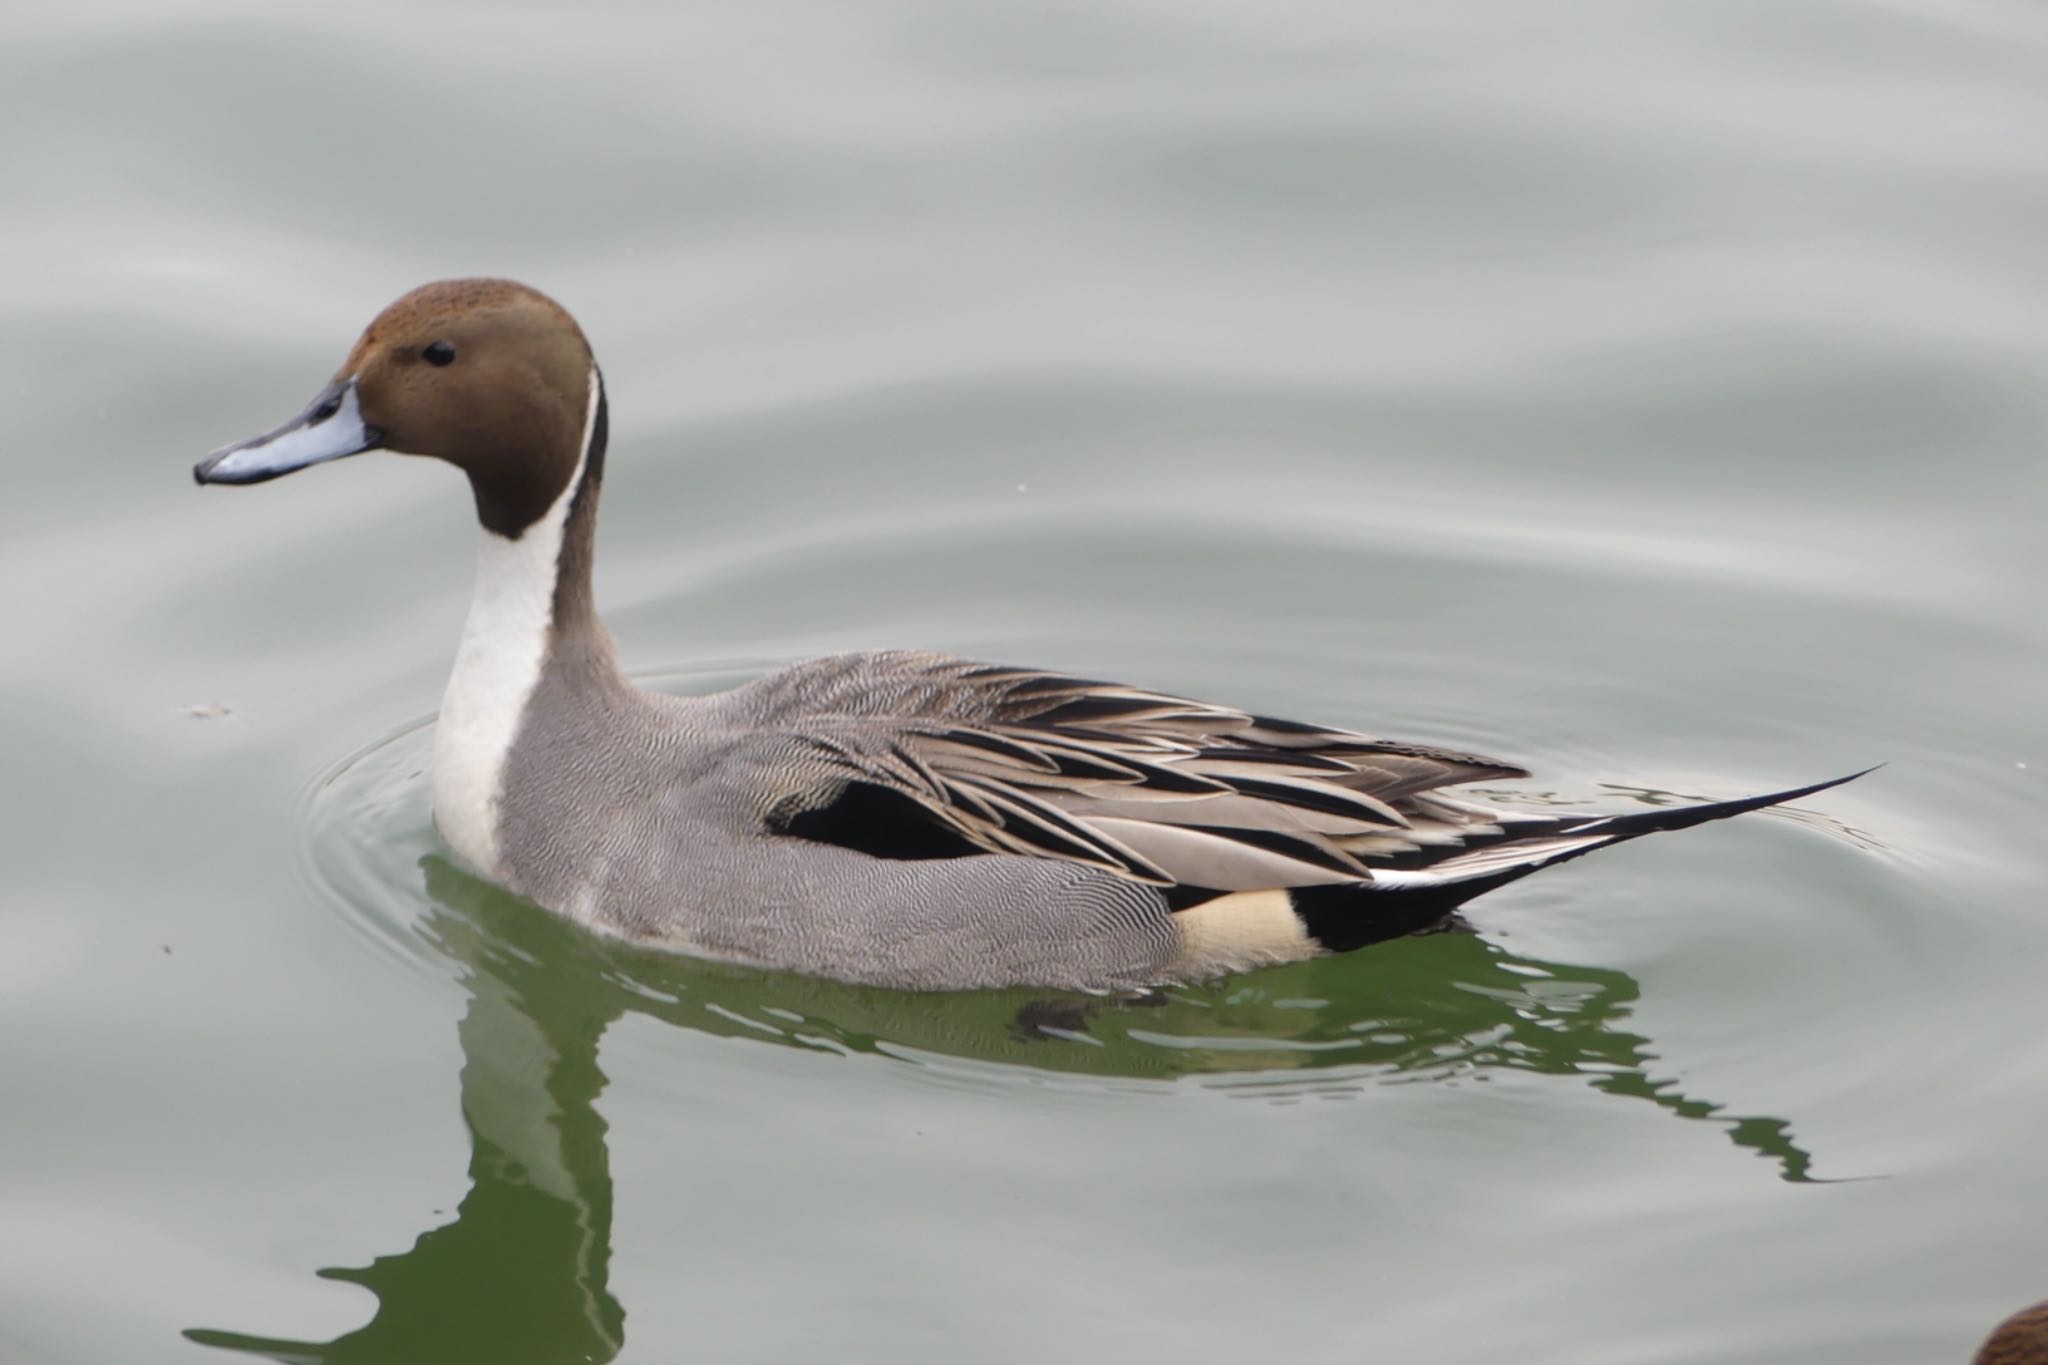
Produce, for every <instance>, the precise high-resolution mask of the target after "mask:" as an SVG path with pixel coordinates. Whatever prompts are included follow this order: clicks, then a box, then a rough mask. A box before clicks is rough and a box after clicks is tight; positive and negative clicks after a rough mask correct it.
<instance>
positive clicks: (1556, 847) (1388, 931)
mask: <svg viewBox="0 0 2048 1365" xmlns="http://www.w3.org/2000/svg"><path fill="white" fill-rule="evenodd" d="M1880 766H1881V765H1880ZM1872 771H1874V769H1872V768H1865V769H1863V771H1862V772H1854V773H1850V774H1849V775H1848V776H1846V777H1836V778H1831V779H1829V780H1828V781H1826V782H1815V783H1813V784H1812V785H1811V786H1806V787H1793V788H1790V789H1789V790H1786V791H1777V792H1768V793H1765V794H1764V795H1762V796H1744V797H1738V798H1736V799H1735V800H1732V801H1707V802H1703V803H1701V804H1700V805H1696V806H1659V807H1656V808H1654V809H1651V810H1641V811H1630V812H1627V813H1626V814H1622V815H1566V816H1559V817H1557V818H1555V819H1544V820H1540V821H1531V822H1527V823H1523V822H1517V823H1516V824H1514V825H1510V826H1509V828H1508V830H1507V831H1506V833H1505V834H1504V835H1503V836H1496V837H1495V838H1494V839H1493V840H1492V841H1491V842H1489V843H1487V844H1486V845H1484V846H1483V847H1479V848H1471V849H1467V850H1465V851H1462V852H1457V853H1453V854H1451V855H1450V856H1449V857H1447V858H1442V859H1439V860H1437V861H1435V862H1432V863H1429V864H1428V865H1426V866H1422V867H1412V868H1398V869H1396V868H1375V869H1373V876H1372V880H1371V881H1370V882H1365V883H1350V884H1347V885H1345V886H1341V887H1338V886H1329V887H1296V888H1295V889H1294V890H1293V891H1291V892H1290V893H1289V895H1290V897H1291V898H1292V901H1293V906H1294V910H1295V913H1296V914H1297V915H1299V916H1301V918H1302V922H1303V925H1304V926H1305V927H1306V928H1307V930H1308V932H1309V933H1310V934H1311V936H1313V937H1314V938H1315V939H1316V940H1317V941H1318V942H1320V943H1321V944H1322V945H1323V946H1324V947H1326V948H1330V949H1332V950H1335V951H1339V952H1341V951H1345V950H1347V949H1350V948H1358V947H1363V946H1364V945H1365V944H1368V943H1376V942H1379V941H1381V940H1383V939H1389V938H1396V937H1399V936H1400V935H1402V934H1407V933H1412V932H1414V931H1415V930H1417V929H1423V928H1427V927H1429V926H1430V925H1432V924H1434V923H1436V922H1437V921H1439V920H1441V919H1443V918H1444V917H1445V916H1446V915H1448V914H1450V913H1451V912H1452V911H1453V910H1455V909H1457V908H1458V907H1459V906H1460V905H1463V904H1464V903H1465V902H1466V901H1469V900H1471V899H1473V898H1474V897H1476V896H1482V895H1485V894H1486V893H1487V892H1488V891H1492V890H1494V889H1496V888H1498V887H1502V886H1506V885H1507V884H1508V883H1509V882H1513V881H1519V880H1521V879H1522V878H1523V877H1526V876H1528V875H1529V874H1530V873H1531V872H1535V871H1538V870H1540V869H1542V868H1546V867H1551V866H1553V865H1555V864H1557V863H1562V862H1569V861H1570V860H1571V859H1573V858H1578V857H1583V856H1584V855H1586V854H1588V853H1591V852H1593V851H1595V850H1596V849H1602V848H1610V847H1612V846H1613V845H1615V844H1621V843H1626V842H1628V841H1629V840H1630V839H1637V838H1641V837H1642V836H1643V835H1645V834H1655V833H1658V832H1659V831H1662V830H1667V829H1687V828H1689V827H1691V826H1693V825H1703V824H1705V823H1706V822H1707V821H1709V820H1725V819H1727V818H1728V817H1729V816H1731V815H1741V814H1742V813H1743V812H1745V811H1753V810H1762V809H1763V808H1764V807H1766V806H1776V805H1780V804H1782V803H1784V802H1786V801H1796V800H1798V799H1799V798H1800V797H1803V796H1812V795H1813V794H1814V793H1816V792H1824V791H1826V790H1827V789H1828V788H1830V787H1839V786H1841V785H1842V784H1843V783H1844V782H1853V781H1855V780H1856V779H1857V778H1859V777H1862V776H1863V775H1864V773H1868V772H1872Z"/></svg>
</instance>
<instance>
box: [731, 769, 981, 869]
mask: <svg viewBox="0 0 2048 1365" xmlns="http://www.w3.org/2000/svg"><path fill="white" fill-rule="evenodd" d="M768 827H769V828H770V829H772V830H774V831H775V832H776V833H777V834H787V835H789V836H791V837H792V838H797V839H809V840H810V841H812V842H813V843H819V844H836V845H838V846H839V847H840V848H850V849H853V850H855V851H856V852H859V853H865V854H867V855H868V856H869V857H871V858H897V859H904V860H918V859H924V858H965V857H969V856H971V855H973V854H977V853H986V852H988V850H987V849H985V848H982V847H981V846H980V845H978V844H975V843H972V842H970V841H969V840H968V839H966V838H965V837H964V836H962V835H961V834H959V833H957V832H956V831H954V830H952V829H949V828H948V827H947V826H945V825H943V824H941V823H940V822H939V821H938V820H936V819H935V818H933V816H932V814H931V813H930V812H929V811H927V810H926V809H925V808H924V807H923V806H920V805H918V804H917V802H916V801H914V800H912V799H911V798H910V797H908V796H905V795H903V793H901V792H898V791H892V790H890V789H889V788H887V787H877V786H874V785H873V784H871V783H867V782H849V783H847V784H846V785H845V786H843V787H841V788H840V789H839V794H838V795H836V796H834V797H833V798H832V799H831V800H830V801H828V802H826V803H825V804H824V805H822V806H813V807H812V808H811V809H809V810H800V811H796V812H793V813H784V812H781V811H778V812H776V813H775V814H773V815H771V816H770V817H769V819H768Z"/></svg>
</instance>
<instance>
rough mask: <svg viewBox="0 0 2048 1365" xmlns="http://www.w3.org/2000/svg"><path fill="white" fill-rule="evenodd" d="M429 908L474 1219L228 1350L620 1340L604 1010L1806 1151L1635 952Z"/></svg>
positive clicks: (827, 1045) (373, 1352) (457, 1220)
mask: <svg viewBox="0 0 2048 1365" xmlns="http://www.w3.org/2000/svg"><path fill="white" fill-rule="evenodd" d="M419 866H420V867H421V868H422V869H423V870H424V872H425V877H426V886H427V891H428V893H429V896H428V902H427V906H426V908H425V910H424V911H423V914H422V917H421V919H420V920H419V922H418V924H417V926H416V928H417V932H418V934H419V935H420V936H421V937H422V938H423V939H424V940H425V941H426V942H428V943H430V944H431V945H432V947H433V949H434V950H435V951H436V952H438V953H440V954H444V955H445V956H446V958H447V959H448V960H450V961H452V962H453V963H454V964H455V966H456V968H457V976H458V979H459V980H460V981H461V983H462V985H463V988H464V989H465V990H466V992H467V993H468V1007H467V1010H466V1012H465V1013H464V1016H463V1018H462V1021H461V1024H460V1026H459V1027H460V1037H461V1042H462V1053H463V1067H462V1077H461V1096H462V1113H463V1119H464V1122H465V1124H466V1125H467V1127H468V1129H469V1133H470V1161H469V1191H468V1193H467V1195H466V1196H465V1197H464V1198H463V1200H462V1202H461V1204H460V1206H459V1207H458V1208H457V1210H456V1214H455V1217H454V1218H453V1219H452V1220H451V1221H449V1222H447V1223H445V1224H443V1225H441V1226H439V1227H434V1228H430V1229H428V1230H427V1231H425V1232H423V1233H422V1234H421V1235H420V1237H419V1238H418V1240H417V1241H415V1242H414V1243H413V1245H412V1246H411V1247H410V1248H408V1249H406V1250H404V1251H400V1252H396V1253H393V1254H391V1255H388V1256H381V1257H379V1258H377V1259H376V1260H375V1261H373V1262H372V1263H371V1264H369V1265H367V1266H362V1267H337V1268H332V1269H328V1270H324V1271H322V1272H320V1273H321V1275H322V1276H323V1277H325V1278H329V1279H335V1280H342V1281H346V1282H348V1283H351V1284H357V1285H361V1286H363V1287H364V1288H366V1289H368V1290H369V1291H370V1292H371V1293H372V1294H374V1295H375V1296H376V1299H377V1308H376V1311H375V1313H374V1314H373V1315H372V1317H371V1318H370V1320H369V1321H368V1322H367V1323H365V1324H364V1325H363V1326H361V1327H359V1328H357V1329H356V1330H354V1331H352V1332H349V1333H346V1334H344V1335H342V1336H340V1337H337V1338H335V1339H333V1340H332V1341H328V1342H309V1341H293V1340H286V1339H281V1338H271V1337H258V1336H251V1335H246V1334H242V1333H237V1332H232V1331H223V1330H216V1329H211V1328H194V1329H190V1330H188V1331H187V1332H186V1336H187V1337H188V1338H190V1339H191V1340H193V1341H195V1342H198V1343H201V1344H204V1345H209V1346H216V1347H220V1348H223V1349H227V1350H233V1351H237V1352H244V1353H249V1354H255V1355H260V1356H267V1357H269V1358H270V1359H273V1360H276V1361H280V1362H289V1363H290V1365H305V1363H306V1362H315V1361H322V1362H358V1361H360V1362H376V1365H411V1363H412V1362H420V1363H421V1365H425V1363H426V1362H433V1363H434V1365H450V1363H451V1362H467V1361H475V1362H479V1363H480V1365H481V1362H491V1365H519V1363H520V1362H533V1363H534V1365H558V1363H559V1362H561V1361H565V1360H580V1361H609V1360H611V1359H613V1358H615V1357H616V1356H617V1355H618V1354H619V1352H620V1349H621V1348H622V1346H623V1345H624V1342H625V1319H626V1311H625V1308H624V1306H623V1305H621V1304H620V1303H619V1301H618V1300H617V1299H616V1298H614V1297H613V1295H612V1293H611V1290H610V1288H609V1267H610V1260H611V1219H612V1198H613V1191H612V1180H611V1170H610V1156H609V1152H608V1149H607V1142H606V1125H605V1121H604V1119H603V1117H602V1116H601V1115H600V1114H599V1112H598V1108H597V1103H596V1102H597V1099H598V1097H599V1095H600V1094H601V1093H602V1092H603V1090H604V1087H605V1084H606V1077H605V1073H604V1071H603V1070H602V1069H601V1067H600V1065H599V1061H598V1049H599V1044H600V1042H601V1040H602V1038H603V1035H604V1032H605V1030H606V1028H607V1027H608V1026H609V1025H610V1024H611V1023H612V1022H613V1021H614V1020H617V1019H620V1018H622V1017H624V1016H626V1015H629V1014H635V1013H637V1014H645V1015H649V1016H652V1017H655V1018H658V1019H661V1020H663V1021H666V1022H668V1023H671V1024H675V1025H679V1026H681V1027H685V1028H691V1029H698V1030H702V1031H704V1032H706V1033H711V1034H717V1035H721V1036H729V1037H746V1038H754V1039H757V1040H759V1041H760V1042H762V1043H763V1044H768V1045H780V1046H786V1047H797V1048H807V1049H813V1050H819V1051H827V1052H834V1053H839V1054H843V1055H857V1054H880V1055H884V1056H887V1057H890V1058H893V1059H895V1062H896V1063H897V1064H908V1065H931V1066H939V1065H944V1066H963V1067H969V1068H978V1069H981V1070H983V1071H986V1072H987V1073H988V1074H989V1075H990V1077H991V1078H992V1079H995V1080H998V1081H999V1080H1000V1078H1001V1077H1002V1076H1004V1075H1006V1074H1008V1072H1009V1069H1010V1068H1014V1067H1028V1068H1035V1069H1037V1070H1039V1071H1041V1072H1058V1073H1067V1074H1069V1075H1071V1076H1075V1077H1099V1078H1104V1079H1106V1080H1110V1081H1112V1082H1113V1083H1117V1084H1120V1085H1123V1086H1126V1087H1128V1088H1131V1089H1133V1090H1143V1089H1145V1088H1147V1087H1151V1086H1159V1087H1169V1088H1170V1087H1174V1086H1179V1085H1187V1084H1195V1085H1201V1086H1205V1087H1210V1088H1213V1089H1217V1090H1222V1091H1227V1092H1228V1093H1230V1094H1231V1095H1233V1096H1239V1097H1244V1098H1251V1099H1259V1100H1264V1101H1266V1102H1293V1101H1298V1100H1300V1099H1302V1098H1304V1097H1306V1096H1312V1095H1323V1094H1341V1093H1344V1092H1346V1091H1353V1092H1355V1091H1358V1090H1360V1089H1362V1088H1364V1087H1367V1086H1372V1085H1381V1084H1387V1083H1394V1082H1428V1081H1440V1082H1449V1081H1456V1080H1484V1079H1485V1078H1486V1077H1487V1076H1488V1075H1489V1074H1490V1073H1494V1072H1498V1071H1501V1070H1504V1069H1505V1070H1522V1071H1532V1072H1539V1073H1544V1074H1552V1075H1579V1076H1584V1077H1586V1078H1587V1080H1588V1081H1589V1082H1590V1083H1591V1084H1592V1085H1594V1086H1596V1087H1597V1088H1599V1089H1601V1090H1603V1091H1606V1092H1608V1093H1611V1094H1616V1095H1626V1096H1632V1097H1636V1098H1641V1099H1647V1100H1649V1101H1650V1102H1652V1103H1654V1104H1657V1105H1660V1106H1662V1107H1664V1108H1666V1109H1669V1110H1670V1111H1672V1112H1673V1113H1675V1114H1678V1115H1680V1116H1682V1117H1685V1118H1691V1119H1709V1120H1712V1121H1714V1122H1717V1123H1719V1124H1722V1125H1723V1126H1725V1128H1726V1130H1727V1132H1728V1135H1729V1138H1730V1140H1731V1141H1733V1142H1734V1143H1735V1144H1736V1145H1738V1146H1740V1147H1743V1148H1746V1149H1749V1150H1751V1151H1753V1152H1755V1153H1756V1154H1758V1155H1760V1156H1762V1157H1764V1158H1765V1159H1767V1160H1769V1161H1770V1162H1772V1163H1773V1164H1774V1165H1775V1167H1776V1168H1777V1173H1778V1174H1779V1176H1780V1177H1781V1178H1783V1179H1785V1180H1789V1181H1804V1180H1806V1179H1807V1178H1808V1174H1807V1173H1808V1169H1809V1166H1810V1158H1809V1157H1808V1155H1807V1153H1806V1152H1805V1151H1803V1150H1802V1149H1801V1148H1800V1147H1799V1146H1798V1145H1797V1144H1796V1143H1795V1142H1794V1141H1793V1139H1792V1137H1791V1135H1790V1132H1789V1129H1788V1127H1787V1124H1786V1123H1785V1122H1784V1121H1783V1120H1781V1119H1777V1118H1769V1117H1763V1116H1733V1115H1728V1114H1725V1113H1723V1112H1722V1111H1721V1107H1720V1106H1719V1105H1716V1104H1714V1103H1712V1102H1710V1101H1706V1100H1702V1099H1699V1098H1696V1097H1692V1096H1688V1095H1685V1094H1683V1093H1681V1092H1680V1091H1679V1090H1678V1089H1677V1088H1676V1086H1675V1085H1674V1084H1673V1083H1672V1082H1671V1081H1669V1080H1665V1079H1659V1078H1657V1077H1656V1076H1655V1075H1654V1074H1653V1073H1652V1069H1651V1068H1652V1064H1653V1062H1654V1060H1655V1054H1654V1053H1653V1052H1652V1051H1651V1050H1650V1044H1649V1040H1648V1039H1646V1038H1644V1037H1643V1036H1641V1035H1639V1034H1636V1033H1632V1032H1630V1031H1628V1029H1627V1027H1626V1025H1627V1023H1628V1020H1629V1016H1630V1007H1631V1006H1632V1005H1633V1003H1634V1002H1635V1000H1636V998H1637V996H1638V993H1639V992H1638V989H1637V986H1636V984H1635V982H1634V981H1633V980H1632V979H1631V978H1630V977H1628V976H1627V975H1625V974H1624V973H1621V972H1616V971H1611V970H1607V969H1603V968H1590V967H1580V966H1569V965H1565V964H1561V963H1552V962H1539V961H1534V960H1531V959H1528V958H1521V957H1516V956H1514V955H1512V954H1510V953H1507V952H1505V951H1503V950H1502V949H1501V948H1500V947H1498V946H1497V945H1494V944H1490V943H1487V942H1485V941H1483V940H1481V939H1480V938H1479V937H1478V936H1476V935H1473V934H1470V933H1463V932H1446V933H1437V934H1431V935H1427V936H1424V937H1420V938H1416V939H1410V940H1405V941H1402V942H1398V943H1394V944H1388V945H1384V946H1382V947H1380V948H1376V949H1374V950H1373V951H1372V952H1370V953H1364V954H1354V955H1351V956H1348V957H1344V958H1336V959H1328V960H1324V961H1320V962H1308V963H1298V964H1294V965H1292V966H1288V967H1280V968H1273V969H1269V970H1266V971H1262V972H1258V973H1253V974H1250V975H1246V976H1241V977H1235V978H1231V979H1229V980H1226V981H1223V982H1220V983H1217V984H1216V985H1213V986H1208V987H1201V988H1192V989H1186V990H1175V991H1171V992H1165V993H1162V994H1160V995H1158V996H1156V997H1152V998H1149V999H1146V1000H1142V1001H1130V1000H1105V999H1097V998H1093V997H1087V996H1078V995H1061V994H1059V993H1051V992H1044V991H1007V992H982V993H976V994H969V995H921V994H911V993H905V992H900V991H888V990H880V989H875V988H870V987H860V986H849V985H844V984H841V983H837V982H830V981H819V980H812V979H807V978H799V977H791V976H787V975H782V974H778V973H772V972H759V971H753V970H749V969H746V968H740V967H734V966H729V965H725V964H719V963H708V962H701V961H695V960H691V959H684V958H677V957H674V956H670V955H666V954H657V953H649V952H645V951H642V950H637V949H634V948H632V947H631V946H629V945H625V944H621V943H617V942H613V941H610V940H605V939H601V938H598V937H595V936H593V935H590V934H588V933H586V932H584V931H582V930H580V929H578V928H576V927H574V926H572V925H570V924H568V923H566V922H564V921H561V920H559V919H557V918H555V917H554V916H551V915H549V914H546V913H545V912H542V911H539V910H537V909H535V908H533V907H531V906H529V905H526V904H525V903H523V902H520V901H518V900H516V899H514V898H512V897H510V896H507V895H505V894H504V893H502V892H500V891H497V890H495V889H494V888H492V887H490V886H488V885H487V884H484V883H482V882H479V881H477V880H475V879H473V878H471V877H469V876H467V875H466V874H464V873H462V872H460V871H459V870H457V869H455V868H454V867H452V866H451V865H450V864H448V863H447V862H445V861H444V860H442V859H441V858H439V857H438V856H428V857H426V858H423V859H422V860H421V862H420V864H419Z"/></svg>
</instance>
